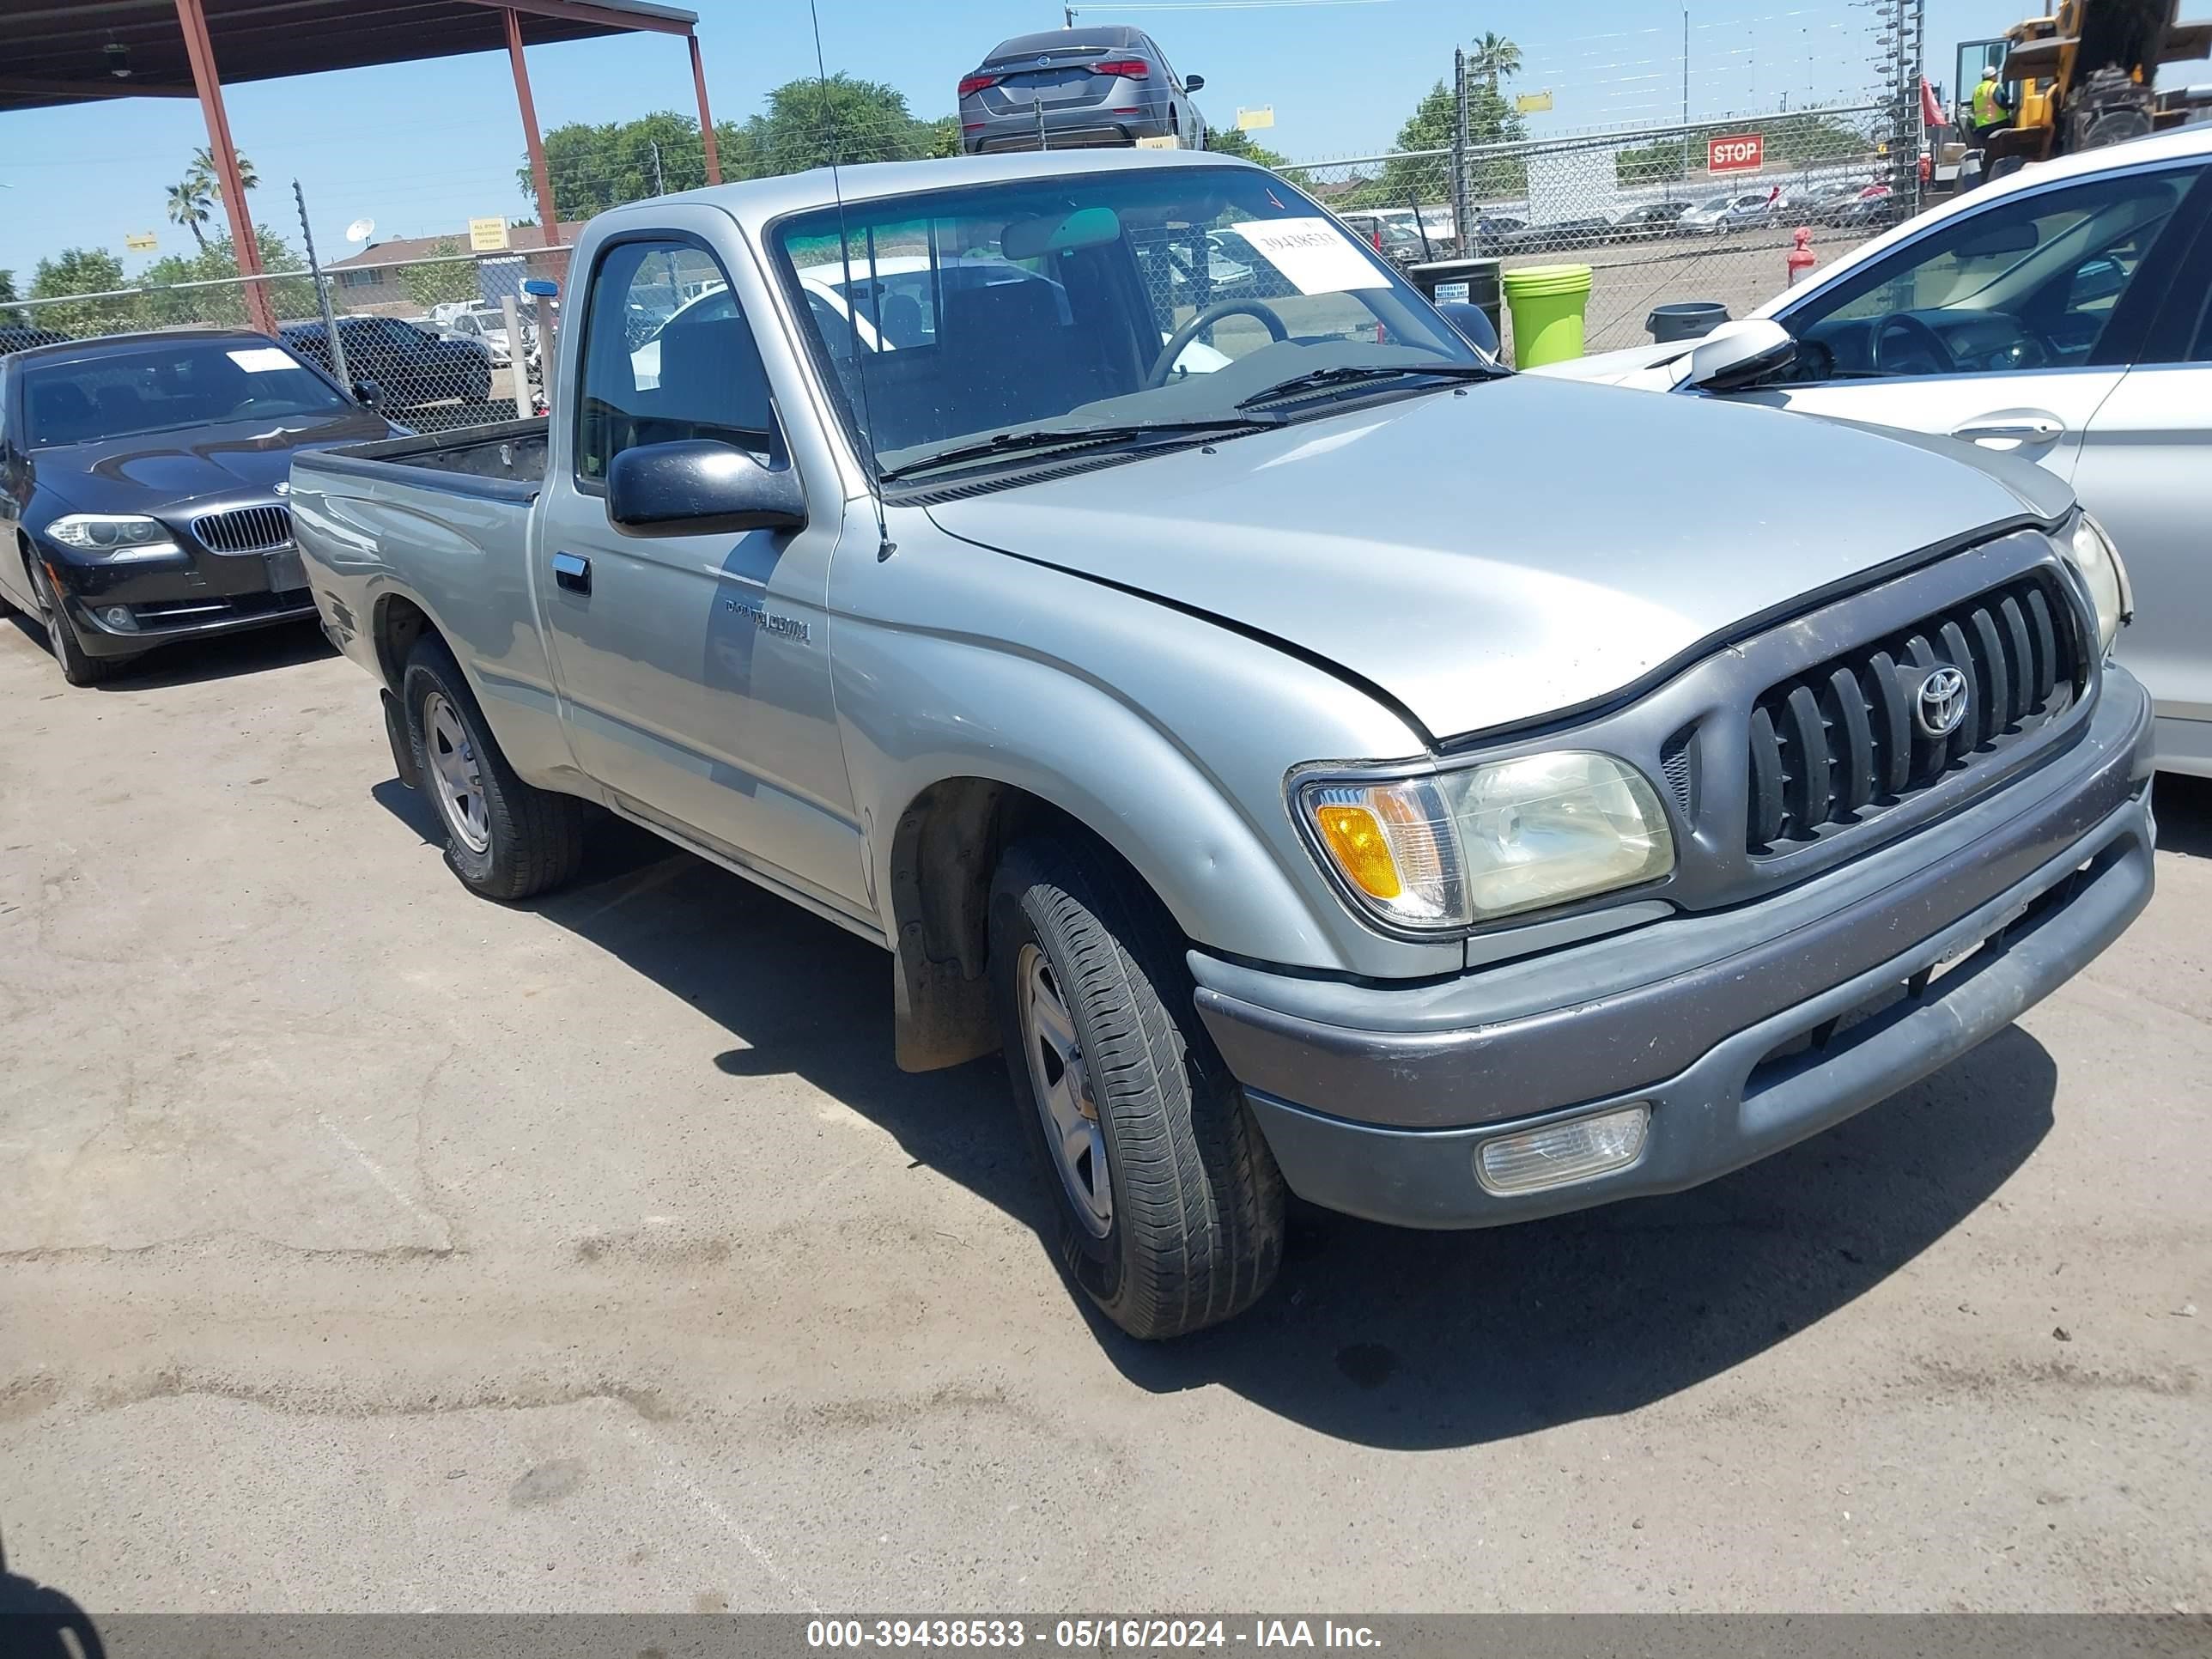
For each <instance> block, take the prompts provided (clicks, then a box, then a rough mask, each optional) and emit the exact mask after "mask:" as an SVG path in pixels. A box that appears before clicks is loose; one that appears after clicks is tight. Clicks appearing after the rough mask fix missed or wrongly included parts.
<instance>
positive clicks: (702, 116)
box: [684, 34, 722, 185]
mask: <svg viewBox="0 0 2212 1659" xmlns="http://www.w3.org/2000/svg"><path fill="white" fill-rule="evenodd" d="M684 39H685V40H688V41H690V45H691V88H692V90H693V91H695V92H696V93H697V94H699V136H700V137H702V138H703V139H705V140H706V141H707V182H708V184H710V185H719V184H720V183H721V182H722V152H721V149H720V146H718V145H717V144H716V143H714V111H713V110H711V109H708V107H707V66H706V65H705V64H703V63H702V62H701V61H700V58H699V37H698V36H697V35H696V34H687V35H686V36H684Z"/></svg>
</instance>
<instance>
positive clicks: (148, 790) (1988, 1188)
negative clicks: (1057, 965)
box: [0, 623, 2212, 1613]
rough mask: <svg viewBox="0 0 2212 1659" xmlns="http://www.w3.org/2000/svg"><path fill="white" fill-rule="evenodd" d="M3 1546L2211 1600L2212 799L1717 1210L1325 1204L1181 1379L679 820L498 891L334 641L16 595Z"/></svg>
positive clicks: (1308, 1585)
mask: <svg viewBox="0 0 2212 1659" xmlns="http://www.w3.org/2000/svg"><path fill="white" fill-rule="evenodd" d="M0 709H4V710H5V715H4V720H0V1045H4V1050H5V1056H6V1058H5V1068H4V1071H0V1264H4V1265H0V1539H4V1546H5V1550H6V1562H7V1566H8V1569H9V1571H12V1572H14V1573H16V1574H20V1575H23V1576H25V1577H28V1578H33V1579H36V1580H39V1581H41V1582H43V1583H48V1584H51V1585H52V1586H54V1587H56V1588H58V1589H60V1590H62V1591H64V1592H66V1593H67V1594H68V1595H72V1596H74V1597H76V1599H77V1600H78V1601H81V1602H82V1603H83V1604H84V1605H85V1606H86V1607H88V1608H90V1609H92V1610H93V1611H94V1613H100V1612H104V1611H115V1610H122V1609H258V1610H278V1609H286V1610H289V1609H299V1610H306V1609H325V1608H327V1609H358V1608H376V1609H416V1608H422V1607H441V1608H447V1609H457V1608H471V1609H493V1608H501V1609H549V1610H550V1609H562V1608H604V1609H616V1608H635V1609H653V1610H675V1611H686V1610H690V1609H692V1608H694V1607H698V1608H713V1607H725V1606H726V1607H737V1608H759V1609H786V1610H788V1609H798V1608H805V1607H817V1606H818V1607H824V1608H832V1609H846V1608H856V1607H865V1608H871V1609H882V1610H892V1611H910V1610H912V1611H918V1610H925V1609H933V1608H934V1609H947V1608H960V1609H967V1610H973V1611H987V1610H990V1609H994V1608H999V1609H1005V1608H1008V1607H1012V1608H1019V1609H1024V1610H1032V1611H1042V1612H1060V1613H1109V1612H1118V1611H1130V1610H1145V1609H1154V1608H1157V1609H1160V1610H1163V1611H1187V1610H1190V1609H1193V1608H1194V1607H1221V1608H1237V1607H1260V1606H1268V1605H1280V1604H1282V1603H1285V1602H1297V1603H1300V1604H1304V1605H1305V1606H1308V1607H1322V1606H1331V1607H1346V1608H1354V1607H1356V1608H1364V1609H1378V1610H1379V1609H1383V1608H1399V1609H1443V1608H1467V1609H1482V1608H1492V1607H1512V1608H1519V1609H1527V1610H1540V1609H1543V1610H1547V1609H1563V1608H1594V1609H1596V1608H1605V1609H1614V1608H1631V1607H1636V1608H1717V1607H1756V1608H1830V1607H1878V1608H1949V1607H1999V1608H2038V1609H2042V1608H2053V1609H2071V1608H2142V1609H2154V1610H2161V1611H2162V1610H2165V1609H2167V1608H2169V1607H2175V1606H2182V1607H2189V1608H2191V1609H2192V1610H2203V1609H2204V1608H2206V1607H2208V1606H2212V1510H2209V1509H2208V1507H2207V1505H2206V1504H2205V1501H2204V1498H2205V1489H2204V1471H2205V1470H2206V1469H2207V1468H2212V1389H2208V1368H2212V1346H2208V1336H2212V1272H2208V1266H2212V1219H2208V1212H2207V1210H2206V1206H2205V1203H2204V1171H2205V1170H2206V1168H2207V1165H2208V1159H2212V1124H2208V1121H2207V1116H2206V1113H2205V1109H2204V1103H2205V1099H2206V1089H2205V1078H2206V1076H2207V1074H2208V1072H2212V1027H2209V1026H2208V1023H2207V1014H2208V1012H2212V984H2208V972H2207V966H2206V964H2207V951H2206V945H2205V941H2206V939H2207V938H2208V937H2212V791H2208V790H2207V789H2206V788H2204V787H2201V786H2195V785H2191V784H2188V783H2185V782H2180V781H2173V782H2170V783H2168V784H2166V785H2165V786H2162V794H2161V804H2162V817H2163V818H2164V821H2165V829H2164V842H2163V846H2164V848H2165V850H2164V851H2163V853H2162V854H2161V857H2160V893H2159V896H2158V898H2157V900H2156V902H2155V903H2154V906H2153V908H2152V909H2151V911H2150V912H2149V914H2148V915H2147V916H2146V917H2145V918H2144V919H2143V920H2142V921H2140V922H2139V923H2138V924H2137V925H2136V927H2135V929H2134V930H2133V932H2132V933H2130V934H2129V936H2128V937H2127V938H2126V939H2124V941H2123V942H2122V943H2121V944H2120V945H2118V946H2117V947H2116V948H2115V949H2114V950H2113V951H2111V952H2110V953H2109V954H2108V955H2107V956H2106V957H2104V958H2103V959H2102V960H2100V962H2099V963H2097V964H2096V965H2095V967H2094V968H2093V969H2092V970H2091V971H2090V972H2089V973H2088V974H2087V975H2086V976H2085V977H2083V978H2082V979H2081V980H2079V981H2075V983H2074V984H2073V985H2072V986H2070V987H2068V988H2067V989H2066V990H2065V991H2064V992H2063V993H2062V994H2059V995H2058V996H2057V997H2055V998H2053V999H2052V1000H2051V1001H2049V1002H2048V1003H2046V1004H2045V1005H2044V1006H2041V1007H2039V1008H2038V1009H2036V1010H2034V1011H2033V1012H2032V1013H2031V1014H2030V1015H2029V1016H2028V1018H2027V1019H2026V1020H2024V1021H2023V1022H2022V1024H2021V1026H2020V1027H2019V1028H2018V1029H2015V1030H2010V1031H2008V1032H2007V1033H2005V1034H2004V1035H2003V1036H2001V1037H1999V1038H1997V1039H1996V1040H1995V1041H1994V1042H1990V1044H1989V1045H1987V1046H1986V1047H1985V1048H1984V1049H1983V1050H1981V1051H1980V1052H1979V1053H1978V1054H1975V1055H1973V1056H1972V1057H1971V1058H1969V1059H1968V1060H1964V1061H1962V1062H1960V1064H1958V1065H1956V1066H1953V1067H1952V1068H1951V1069H1950V1070H1948V1072H1946V1073H1942V1075H1941V1076H1940V1077H1938V1078H1936V1079H1933V1080H1932V1081H1931V1082H1929V1083H1928V1084H1927V1085H1923V1086H1921V1087H1918V1088H1916V1089H1913V1090H1911V1091H1908V1092H1907V1093H1906V1094H1905V1095H1903V1096H1901V1097H1899V1098H1897V1099H1896V1100H1894V1101H1892V1102H1890V1103H1887V1105H1885V1106H1883V1107H1881V1108H1878V1109H1875V1110H1874V1111H1872V1112H1869V1113H1868V1114H1866V1115H1864V1116H1863V1117H1861V1118H1859V1119H1857V1121H1853V1122H1852V1123H1850V1124H1849V1125H1848V1126H1846V1127H1844V1128H1843V1129H1841V1130H1840V1131H1838V1132H1836V1133H1831V1134H1829V1135H1827V1136H1826V1137H1824V1138H1821V1139H1818V1140H1816V1141H1814V1142H1811V1143H1808V1144H1807V1145H1805V1146H1801V1147H1799V1148H1797V1149H1796V1150H1795V1151H1793V1152H1789V1153H1786V1154H1784V1155H1783V1156H1781V1157H1778V1158H1774V1159H1771V1160H1770V1161H1769V1162H1767V1163H1765V1164H1763V1165H1760V1166H1758V1167H1755V1168H1753V1169H1752V1170H1747V1171H1745V1172H1744V1173H1742V1174H1740V1175H1738V1176H1734V1177H1731V1178H1729V1179H1728V1180H1726V1181H1723V1182H1718V1183H1716V1184H1714V1185H1712V1186H1711V1187H1708V1188H1705V1189H1703V1190H1700V1191H1699V1192H1695V1193H1692V1194H1685V1195H1683V1196H1680V1197H1678V1198H1674V1199H1669V1200H1650V1201H1646V1202H1642V1203H1638V1204H1636V1205H1633V1206H1626V1207H1622V1208H1619V1209H1615V1210H1612V1211H1607V1212H1597V1213H1595V1214H1592V1215H1588V1216H1584V1217H1581V1218H1570V1219H1565V1220H1560V1221H1556V1222H1550V1223H1544V1224H1541V1225H1531V1226H1528V1227H1523V1228H1520V1229H1515V1230H1507V1231H1497V1232H1492V1233H1486V1234H1475V1235H1468V1236H1443V1237H1439V1236H1418V1235H1412V1234H1404V1233H1396V1232H1392V1231H1386V1230H1383V1229H1379V1228H1375V1227H1370V1226H1366V1225H1359V1224H1355V1223H1352V1222H1349V1221H1345V1220H1341V1219H1336V1218H1328V1217H1321V1216H1308V1217H1305V1218H1303V1219H1301V1220H1300V1221H1299V1222H1298V1224H1297V1228H1296V1231H1295V1232H1294V1235H1293V1238H1292V1243H1291V1249H1290V1253H1289V1259H1288V1261H1287V1264H1286V1266H1285V1271H1284V1273H1283V1277H1282V1283H1281V1285H1280V1286H1279V1289H1278V1290H1277V1291H1276V1292H1275V1293H1274V1294H1273V1297H1271V1298H1270V1299H1269V1300H1267V1302H1266V1303H1265V1304H1263V1305H1262V1306H1261V1308H1260V1309H1259V1310H1257V1311H1256V1313H1255V1315H1254V1316H1250V1317H1249V1318H1247V1319H1246V1320H1245V1321H1244V1322H1242V1323H1240V1324H1238V1325H1237V1326H1235V1327H1233V1328H1230V1329H1227V1330H1224V1331H1220V1332H1218V1333H1214V1334H1210V1335H1207V1336H1205V1337H1202V1338H1200V1339H1197V1340H1192V1341H1188V1342H1186V1343H1184V1344H1182V1345H1180V1346H1172V1347H1167V1348H1142V1347H1139V1346H1133V1345H1132V1344H1130V1343H1128V1342H1127V1341H1125V1340H1121V1339H1119V1338H1118V1337H1116V1336H1115V1335H1114V1334H1112V1333H1110V1332H1109V1331H1107V1330H1105V1329H1103V1328H1101V1327H1100V1326H1099V1325H1098V1324H1097V1322H1095V1321H1091V1320H1089V1319H1086V1317H1085V1313H1084V1311H1083V1310H1082V1309H1081V1308H1080V1307H1079V1306H1078V1305H1077V1304H1075V1303H1074V1302H1073V1301H1072V1300H1071V1299H1070V1297H1069V1296H1068V1294H1067V1293H1066V1291H1064V1290H1063V1289H1062V1287H1061V1285H1060V1280H1059V1279H1058V1278H1057V1276H1056V1275H1055V1273H1054V1271H1053V1270H1052V1268H1051V1267H1050V1266H1049V1264H1048V1261H1047V1259H1046V1256H1045V1254H1044V1252H1043V1250H1042V1249H1041V1248H1040V1246H1039V1244H1038V1242H1037V1240H1036V1237H1035V1235H1034V1234H1033V1232H1032V1231H1031V1219H1032V1218H1033V1217H1035V1216H1036V1215H1037V1214H1038V1213H1039V1206H1038V1201H1037V1200H1038V1196H1039V1194H1038V1192H1037V1189H1036V1188H1034V1187H1033V1186H1032V1185H1031V1182H1030V1176H1029V1174H1028V1171H1027V1170H1026V1169H1025V1167H1024V1164H1022V1162H1021V1161H1020V1159H1019V1158H1018V1147H1017V1146H1016V1144H1015V1141H1014V1139H1013V1135H1012V1122H1011V1120H1010V1118H1009V1116H1008V1112H1009V1107H1008V1104H1007V1097H1006V1087H1005V1084H1004V1081H1003V1078H1002V1075H1001V1074H1000V1072H999V1071H998V1070H997V1069H996V1068H995V1066H994V1065H992V1064H978V1065H976V1066H971V1067H969V1068H966V1069H963V1070H961V1071H957V1072H954V1073H946V1074H940V1075H937V1076H933V1077H927V1078H918V1079H916V1078H907V1077H902V1076H901V1075H900V1074H899V1073H897V1072H896V1071H895V1070H894V1069H893V1067H892V1066H891V1063H890V981H889V975H888V973H887V970H886V969H887V963H886V960H885V959H884V957H881V956H879V955H878V954H877V953H875V952H874V951H872V950H871V949H870V948H869V947H867V946H865V945H861V944H859V943H857V942H856V941H854V940H853V939H849V938H848V937H847V936H845V935H843V934H842V933H838V932H836V931H835V930H834V929H832V928H830V927H828V926H826V925H823V924H821V923H818V922H816V921H811V920H810V919H808V918H806V917H805V916H803V915H800V914H799V913H798V912H796V911H793V910H791V909H789V908H786V907H784V906H782V905H781V904H779V903H778V902H775V901H773V900H771V899H769V898H766V897H764V896H759V895H757V894H756V893H755V892H754V891H753V890H751V889H750V888H749V887H747V886H746V885H745V884H743V883H741V882H739V881H738V880H737V879H736V878H732V877H729V876H727V875H725V874H723V873H721V872H718V871H715V870H713V869H710V868H708V867H707V866H702V865H701V864H698V863H696V862H695V861H693V860H690V859H689V858H687V857H685V856H683V855H681V854H664V853H663V852H662V851H661V850H659V847H658V844H657V843H654V842H650V841H648V840H643V839H641V838H639V837H636V836H629V835H627V834H620V833H613V832H610V833H608V834H606V835H605V836H602V837H601V838H600V841H599V845H598V848H597V851H596V854H595V862H594V866H593V869H592V874H591V876H590V878H588V880H587V881H586V884H583V885H582V886H580V887H579V888H578V889H576V890H573V891H570V892H568V893H565V894H563V895H561V896H556V897H554V898H552V899H550V900H548V901H545V902H538V903H533V904H530V905H526V906H522V907H518V908H500V907H497V906H494V905H489V904H486V903H483V902H478V901H477V900H474V899H472V898H471V897H470V896H468V895H466V894H465V892H464V891H463V890H461V888H460V887H459V884H457V883H455V882H454V881H453V878H451V877H450V875H448V873H447V872H446V871H445V870H444V869H443V868H442V867H441V864H440V862H439V855H438V853H437V851H436V849H435V848H434V847H433V846H432V845H431V844H430V842H429V841H428V838H427V836H428V830H429V829H430V820H429V818H428V816H427V814H426V811H425V810H424V808H423V807H422V805H421V804H420V803H419V802H417V801H416V799H413V798H412V797H410V796H409V795H408V794H407V793H405V792H404V791H403V790H401V789H400V788H399V787H398V785H397V783H396V782H395V781H393V778H392V766H391V763H390V761H389V758H388V757H387V755H386V750H385V748H384V744H383V738H382V734H381V732H380V726H379V722H378V720H377V714H376V708H375V702H374V697H373V696H372V694H371V690H370V687H369V686H368V684H367V683H366V681H365V680H364V679H363V678H362V675H361V674H360V672H359V671H357V670H356V669H355V668H354V667H352V666H351V665H349V664H347V663H344V662H342V661H340V660H337V659H334V658H332V657H331V656H329V655H327V654H325V653H324V651H323V650H322V648H321V647H320V644H319V641H317V640H316V639H315V638H314V637H313V635H312V634H311V633H307V632H304V631H303V632H295V633H291V634H288V635H281V636H278V635H263V636H260V637H259V638H258V639H255V640H252V641H240V642H237V643H234V644H233V645H231V646H228V647H222V648H219V649H211V650H208V651H204V652H200V653H195V654H191V655H178V656H174V657H172V658H170V659H167V660H166V661H164V662H162V663H161V665H159V667H158V668H157V669H156V670H155V671H154V672H152V673H149V674H145V675H142V676H140V677H137V678H133V679H131V680H129V681H126V682H125V683H124V684H122V685H120V686H118V687H117V688H114V689H112V690H94V691H68V690H64V687H63V686H62V684H61V682H60V679H59V677H58V674H57V673H56V672H55V671H54V669H53V666H52V663H51V662H50V661H49V660H48V659H46V658H45V657H44V656H43V655H42V654H41V653H40V648H39V646H38V644H37V642H36V636H35V635H33V634H32V633H30V632H28V631H27V630H26V629H24V628H23V627H22V626H21V624H7V623H0Z"/></svg>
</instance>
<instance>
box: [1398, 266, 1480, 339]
mask: <svg viewBox="0 0 2212 1659" xmlns="http://www.w3.org/2000/svg"><path fill="white" fill-rule="evenodd" d="M1503 268H1504V267H1503V264H1502V262H1501V261H1499V260H1497V259H1431V260H1429V261H1427V262H1426V263H1425V264H1418V265H1408V266H1407V267H1406V280H1407V282H1409V283H1412V284H1413V286H1414V287H1415V288H1417V289H1420V290H1421V292H1422V293H1423V294H1425V295H1427V296H1428V297H1429V299H1430V300H1431V301H1449V300H1458V301H1464V302H1465V303H1467V304H1468V305H1471V306H1476V307H1480V308H1481V311H1482V313H1483V314H1484V315H1485V316H1486V317H1488V318H1489V319H1490V327H1491V331H1492V332H1493V333H1495V334H1496V335H1497V336H1498V338H1499V339H1501V340H1502V339H1504V337H1505V290H1504V287H1503V286H1502V285H1501V284H1500V283H1499V281H1498V272H1499V271H1500V270H1502V269H1503ZM1462 290H1464V291H1462Z"/></svg>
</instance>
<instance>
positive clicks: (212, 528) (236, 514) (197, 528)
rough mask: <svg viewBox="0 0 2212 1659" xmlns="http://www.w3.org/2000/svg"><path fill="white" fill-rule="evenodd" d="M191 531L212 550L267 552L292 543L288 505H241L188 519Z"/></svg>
mask: <svg viewBox="0 0 2212 1659" xmlns="http://www.w3.org/2000/svg"><path fill="white" fill-rule="evenodd" d="M192 534H193V535H194V536H196V537H197V538H199V544H200V545H201V546H202V547H204V548H206V549H208V550H210V552H214V553H270V552H274V551H275V550H276V549H278V548H280V547H289V546H291V544H292V509H291V508H290V507H236V508H234V509H233V510H232V511H230V512H228V513H209V514H208V515H207V516H206V517H205V518H201V519H194V520H192Z"/></svg>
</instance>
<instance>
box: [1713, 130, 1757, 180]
mask: <svg viewBox="0 0 2212 1659" xmlns="http://www.w3.org/2000/svg"><path fill="white" fill-rule="evenodd" d="M1765 165H1766V138H1765V134H1763V133H1757V132H1738V133H1732V134H1730V135H1729V137H1725V138H1708V139H1707V140H1705V171H1706V172H1708V173H1756V172H1758V171H1759V168H1761V167H1765Z"/></svg>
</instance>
